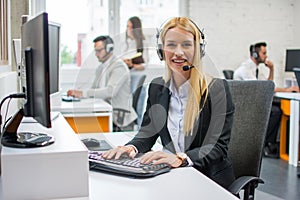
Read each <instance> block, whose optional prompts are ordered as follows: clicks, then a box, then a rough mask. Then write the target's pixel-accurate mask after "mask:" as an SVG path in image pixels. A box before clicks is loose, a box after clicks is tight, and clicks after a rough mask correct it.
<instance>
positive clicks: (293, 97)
mask: <svg viewBox="0 0 300 200" xmlns="http://www.w3.org/2000/svg"><path fill="white" fill-rule="evenodd" d="M274 96H276V97H279V98H283V99H290V100H298V101H300V93H297V92H296V93H295V92H276V93H275V94H274Z"/></svg>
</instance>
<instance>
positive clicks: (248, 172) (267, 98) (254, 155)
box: [228, 80, 274, 178]
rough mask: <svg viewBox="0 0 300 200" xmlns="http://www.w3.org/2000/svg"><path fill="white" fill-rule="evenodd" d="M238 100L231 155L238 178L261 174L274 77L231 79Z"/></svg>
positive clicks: (232, 91) (234, 98)
mask: <svg viewBox="0 0 300 200" xmlns="http://www.w3.org/2000/svg"><path fill="white" fill-rule="evenodd" d="M228 83H229V87H230V89H231V94H232V98H233V101H234V104H235V113H234V120H233V128H232V134H231V139H230V144H229V152H228V153H229V157H230V158H231V160H232V163H233V168H234V173H235V176H236V178H238V177H241V176H256V177H259V176H260V169H261V160H262V150H263V146H264V140H265V135H266V131H267V126H268V121H269V117H270V112H271V104H272V99H273V94H274V83H273V82H272V81H235V80H231V81H230V80H229V81H228Z"/></svg>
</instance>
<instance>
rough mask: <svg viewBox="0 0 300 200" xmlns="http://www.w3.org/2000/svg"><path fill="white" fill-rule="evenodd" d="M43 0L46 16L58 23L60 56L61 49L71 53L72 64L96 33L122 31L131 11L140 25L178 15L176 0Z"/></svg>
mask: <svg viewBox="0 0 300 200" xmlns="http://www.w3.org/2000/svg"><path fill="white" fill-rule="evenodd" d="M45 1H46V11H47V12H48V14H49V20H50V21H54V22H58V23H60V24H61V44H62V48H61V49H62V50H63V51H65V52H62V56H63V55H65V53H67V54H72V55H73V59H71V60H69V61H70V62H71V63H74V64H75V62H77V65H78V66H80V64H82V61H83V60H84V59H85V58H86V57H88V55H89V54H90V53H91V52H92V49H93V44H92V41H93V39H94V38H95V37H96V36H98V35H99V34H101V35H108V34H110V35H118V34H122V35H123V33H124V34H125V30H126V25H127V20H128V19H129V18H130V17H132V16H135V15H136V16H139V17H140V18H141V20H142V23H143V28H152V29H156V28H159V26H160V24H161V23H163V22H164V21H165V20H166V19H168V18H169V17H171V16H178V15H179V2H180V1H179V0H177V1H174V0H160V1H155V0H76V1H74V0H45ZM58 5H59V6H58ZM128 11H130V12H128ZM145 34H147V33H145ZM151 34H152V32H151ZM78 51H80V53H78ZM79 55H80V56H81V58H80V59H78V56H79ZM76 57H77V58H76ZM62 60H63V58H62ZM78 60H81V61H80V62H79V61H78Z"/></svg>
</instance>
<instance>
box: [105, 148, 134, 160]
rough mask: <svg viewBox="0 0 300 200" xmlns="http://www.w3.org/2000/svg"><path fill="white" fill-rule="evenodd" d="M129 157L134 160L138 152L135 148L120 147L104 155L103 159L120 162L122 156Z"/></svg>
mask: <svg viewBox="0 0 300 200" xmlns="http://www.w3.org/2000/svg"><path fill="white" fill-rule="evenodd" d="M124 154H126V155H128V156H129V157H130V158H134V157H135V155H136V151H135V149H134V147H133V146H130V145H129V146H118V147H116V148H114V149H111V150H108V151H106V152H104V153H103V154H102V157H103V158H105V159H108V160H110V159H113V158H114V159H115V160H118V159H119V158H120V157H121V156H122V155H124Z"/></svg>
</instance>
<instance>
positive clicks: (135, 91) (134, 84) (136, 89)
mask: <svg viewBox="0 0 300 200" xmlns="http://www.w3.org/2000/svg"><path fill="white" fill-rule="evenodd" d="M130 78H131V92H132V106H133V108H134V110H135V111H136V112H138V111H137V105H138V101H139V98H140V94H141V91H142V88H143V84H144V82H145V79H146V75H145V74H138V73H131V74H130Z"/></svg>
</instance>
